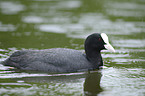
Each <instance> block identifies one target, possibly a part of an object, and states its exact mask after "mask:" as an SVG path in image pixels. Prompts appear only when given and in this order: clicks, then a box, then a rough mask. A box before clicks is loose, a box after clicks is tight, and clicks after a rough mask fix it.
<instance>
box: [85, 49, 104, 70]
mask: <svg viewBox="0 0 145 96" xmlns="http://www.w3.org/2000/svg"><path fill="white" fill-rule="evenodd" d="M86 56H87V59H88V60H89V61H90V62H91V63H92V64H93V66H95V67H96V69H99V66H103V61H102V56H101V52H100V51H93V50H90V51H87V52H86Z"/></svg>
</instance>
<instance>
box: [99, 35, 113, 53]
mask: <svg viewBox="0 0 145 96" xmlns="http://www.w3.org/2000/svg"><path fill="white" fill-rule="evenodd" d="M101 37H102V39H103V41H104V42H105V43H106V44H105V45H104V47H105V48H106V49H107V50H109V51H110V52H115V49H114V48H113V47H112V46H111V44H110V43H109V40H108V36H107V35H106V34H105V33H101Z"/></svg>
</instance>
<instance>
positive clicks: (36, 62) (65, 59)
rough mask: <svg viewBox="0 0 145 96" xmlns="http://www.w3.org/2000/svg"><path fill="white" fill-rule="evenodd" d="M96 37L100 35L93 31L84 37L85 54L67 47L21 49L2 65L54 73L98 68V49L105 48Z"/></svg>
mask: <svg viewBox="0 0 145 96" xmlns="http://www.w3.org/2000/svg"><path fill="white" fill-rule="evenodd" d="M98 38H101V35H100V34H97V33H95V34H93V35H90V36H89V37H88V38H87V39H86V41H85V52H86V54H85V53H84V52H82V51H79V50H74V49H67V48H52V49H45V50H21V51H17V52H15V53H13V54H12V55H11V56H10V57H9V58H8V59H7V60H5V61H4V62H3V65H7V66H13V67H16V68H18V69H22V70H34V71H43V72H55V73H56V72H57V73H60V72H77V71H83V70H93V69H98V68H99V66H103V61H102V57H101V52H100V51H101V50H102V49H105V47H104V44H105V43H104V41H103V39H102V38H101V40H100V39H98ZM98 40H99V41H98Z"/></svg>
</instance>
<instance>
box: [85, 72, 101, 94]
mask: <svg viewBox="0 0 145 96" xmlns="http://www.w3.org/2000/svg"><path fill="white" fill-rule="evenodd" d="M101 77H102V74H101V72H98V71H97V72H93V73H90V74H87V77H86V79H85V83H84V94H85V95H86V96H96V95H97V94H99V93H100V92H102V91H103V89H102V88H101V86H100V81H101Z"/></svg>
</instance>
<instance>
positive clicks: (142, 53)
mask: <svg viewBox="0 0 145 96" xmlns="http://www.w3.org/2000/svg"><path fill="white" fill-rule="evenodd" d="M94 32H97V33H106V34H107V35H108V37H109V40H110V43H111V44H112V45H113V46H114V48H115V50H116V53H110V52H108V51H106V50H105V51H102V57H103V61H104V68H103V69H102V70H99V71H94V72H79V73H61V74H49V73H40V72H27V71H20V70H16V69H13V68H11V67H6V66H3V65H2V64H0V95H1V96H145V0H0V62H1V61H4V60H5V59H6V58H8V56H10V54H12V53H13V52H14V51H17V50H23V49H33V50H35V49H37V50H38V49H48V48H72V49H76V50H81V51H82V50H83V49H84V46H83V43H84V40H85V38H86V37H87V36H88V35H89V34H91V33H94Z"/></svg>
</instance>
